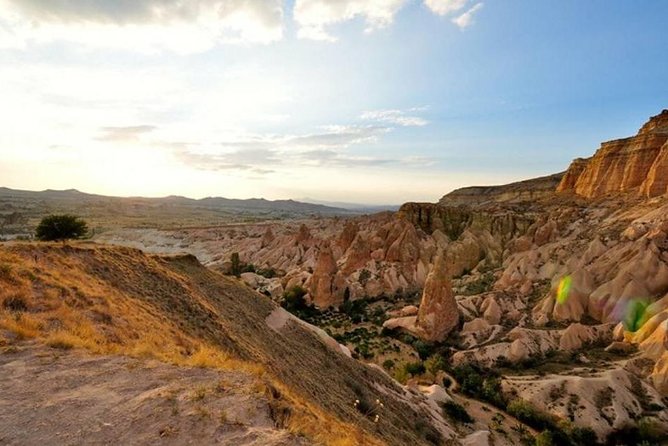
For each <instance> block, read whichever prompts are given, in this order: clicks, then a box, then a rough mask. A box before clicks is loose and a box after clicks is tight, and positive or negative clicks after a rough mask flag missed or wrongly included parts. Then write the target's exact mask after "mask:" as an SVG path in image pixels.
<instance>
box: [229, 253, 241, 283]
mask: <svg viewBox="0 0 668 446" xmlns="http://www.w3.org/2000/svg"><path fill="white" fill-rule="evenodd" d="M230 262H231V263H232V266H230V273H231V274H232V275H233V276H236V277H239V276H240V275H241V259H240V258H239V253H238V252H233V253H232V255H231V256H230Z"/></svg>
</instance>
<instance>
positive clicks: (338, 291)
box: [308, 243, 345, 309]
mask: <svg viewBox="0 0 668 446" xmlns="http://www.w3.org/2000/svg"><path fill="white" fill-rule="evenodd" d="M337 272H338V268H337V266H336V261H335V260H334V255H333V254H332V248H331V247H330V245H329V244H328V243H327V244H325V245H324V246H323V247H321V249H320V252H319V254H318V259H317V261H316V265H315V269H314V271H313V276H311V280H310V283H309V284H308V287H309V289H310V290H311V299H312V300H313V304H314V305H315V306H316V307H318V308H322V309H325V308H329V307H338V306H339V305H341V304H342V303H343V300H344V295H345V280H343V278H342V277H341V276H340V275H338V274H337Z"/></svg>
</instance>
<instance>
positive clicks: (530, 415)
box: [507, 398, 555, 438]
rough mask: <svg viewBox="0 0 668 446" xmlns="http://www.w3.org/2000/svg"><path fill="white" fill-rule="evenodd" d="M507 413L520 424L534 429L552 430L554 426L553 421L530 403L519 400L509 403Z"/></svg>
mask: <svg viewBox="0 0 668 446" xmlns="http://www.w3.org/2000/svg"><path fill="white" fill-rule="evenodd" d="M507 411H508V413H509V414H510V415H512V416H514V417H515V418H517V419H518V420H520V421H521V422H523V423H526V424H528V425H529V426H532V427H534V428H536V429H549V428H553V427H554V424H555V423H554V420H553V419H552V418H551V417H550V416H549V415H547V414H544V413H543V412H541V411H539V410H538V409H536V408H535V407H534V406H532V405H531V403H529V402H527V401H524V400H523V399H520V398H518V399H516V400H513V401H511V402H510V404H508V407H507ZM550 438H552V437H550Z"/></svg>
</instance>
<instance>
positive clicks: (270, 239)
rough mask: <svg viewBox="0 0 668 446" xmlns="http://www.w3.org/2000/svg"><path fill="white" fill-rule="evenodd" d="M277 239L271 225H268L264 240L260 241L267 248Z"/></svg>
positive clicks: (262, 246)
mask: <svg viewBox="0 0 668 446" xmlns="http://www.w3.org/2000/svg"><path fill="white" fill-rule="evenodd" d="M275 239H276V237H275V236H274V232H273V231H272V230H271V226H267V230H266V231H265V232H264V234H263V235H262V240H261V241H260V247H261V248H266V247H267V246H269V245H271V243H272V242H273V241H274V240H275Z"/></svg>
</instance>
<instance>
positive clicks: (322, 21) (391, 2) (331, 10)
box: [294, 0, 407, 41]
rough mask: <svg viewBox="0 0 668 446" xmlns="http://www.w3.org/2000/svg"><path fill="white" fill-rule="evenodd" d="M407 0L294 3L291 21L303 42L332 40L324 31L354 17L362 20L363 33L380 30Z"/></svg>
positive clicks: (391, 20)
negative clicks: (296, 25)
mask: <svg viewBox="0 0 668 446" xmlns="http://www.w3.org/2000/svg"><path fill="white" fill-rule="evenodd" d="M406 3H407V0H296V2H295V7H294V20H295V22H296V23H297V24H298V25H299V30H298V36H299V37H300V38H305V39H313V40H326V41H335V40H336V37H334V36H332V35H331V34H330V33H329V32H328V31H327V28H328V27H330V26H332V25H336V24H338V23H342V22H345V21H348V20H351V19H354V18H358V17H359V18H362V19H364V21H365V23H366V32H371V31H373V30H375V29H378V28H383V27H385V26H387V25H389V24H391V23H392V22H393V21H394V16H395V15H396V14H397V12H398V11H399V10H400V9H401V8H402V7H403V6H404V5H405V4H406Z"/></svg>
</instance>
